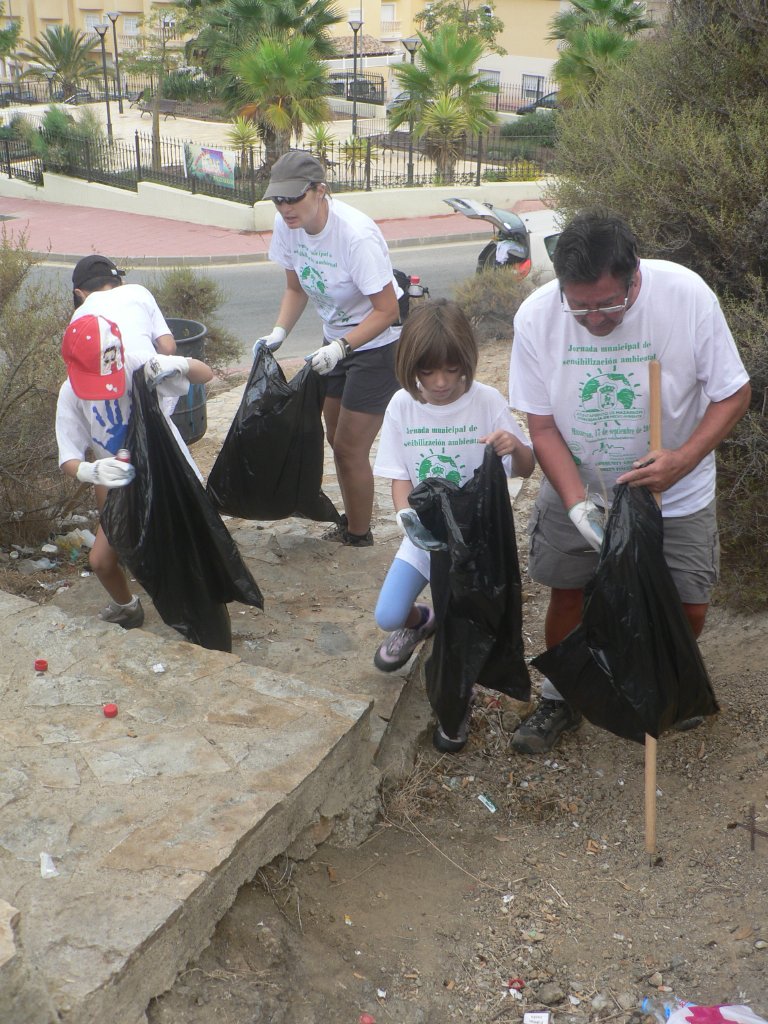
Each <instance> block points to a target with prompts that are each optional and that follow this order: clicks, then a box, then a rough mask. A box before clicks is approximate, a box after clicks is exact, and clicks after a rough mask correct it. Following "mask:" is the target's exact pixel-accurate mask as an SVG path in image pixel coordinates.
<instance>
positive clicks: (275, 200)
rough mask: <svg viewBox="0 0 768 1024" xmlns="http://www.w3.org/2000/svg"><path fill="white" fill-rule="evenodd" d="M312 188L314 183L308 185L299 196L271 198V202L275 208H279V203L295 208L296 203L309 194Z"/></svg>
mask: <svg viewBox="0 0 768 1024" xmlns="http://www.w3.org/2000/svg"><path fill="white" fill-rule="evenodd" d="M314 187H315V184H314V182H312V183H310V184H309V185H307V187H306V188H305V189H304V191H303V192H302V193H301V195H299V196H272V202H273V203H274V204H275V206H280V204H281V203H285V205H286V206H295V205H296V203H300V202H301V200H302V199H303V198H304V196H305V195H306V194H307V192H311V191H312V189H313V188H314Z"/></svg>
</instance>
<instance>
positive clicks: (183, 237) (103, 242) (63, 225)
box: [0, 181, 540, 266]
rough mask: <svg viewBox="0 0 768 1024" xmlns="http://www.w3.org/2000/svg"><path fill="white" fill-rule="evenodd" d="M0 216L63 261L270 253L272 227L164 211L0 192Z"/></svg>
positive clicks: (463, 237)
mask: <svg viewBox="0 0 768 1024" xmlns="http://www.w3.org/2000/svg"><path fill="white" fill-rule="evenodd" d="M0 188H2V182H1V181H0ZM534 202H535V201H534V200H531V201H530V203H534ZM539 205H540V204H539ZM0 221H2V222H3V228H4V229H5V231H7V232H9V233H10V234H11V235H13V236H15V237H18V236H19V235H21V234H25V235H26V238H27V246H28V248H29V249H30V250H31V251H32V252H35V253H40V254H42V255H43V256H44V257H45V258H46V259H47V260H50V261H58V260H61V261H62V262H72V260H77V259H78V258H79V257H80V256H85V255H87V254H88V253H91V252H108V253H109V254H110V256H111V257H112V258H113V259H127V260H130V261H131V263H132V264H134V265H138V264H148V265H153V266H163V265H168V264H174V263H187V264H208V265H222V264H228V263H252V262H258V261H261V260H266V259H267V253H268V252H269V243H270V239H271V237H272V233H271V232H258V231H252V232H247V231H235V230H231V229H227V228H221V227H204V226H202V225H200V224H185V223H183V222H182V221H177V220H167V219H164V218H162V217H148V216H144V215H142V214H135V213H119V212H117V211H114V210H96V209H91V208H89V207H85V206H67V205H64V204H63V203H50V202H46V201H42V200H35V199H18V198H9V197H7V196H2V195H0ZM379 226H380V227H381V230H382V232H383V234H384V237H385V238H386V240H387V242H388V244H389V246H390V248H397V247H398V246H405V245H415V244H419V245H425V244H429V243H434V244H440V243H446V242H462V241H471V240H473V239H476V238H478V239H482V238H490V232H491V227H490V225H489V224H485V223H482V224H479V225H478V226H477V227H476V228H474V229H473V224H472V222H471V221H469V220H467V218H466V217H463V216H462V215H461V214H458V213H448V214H446V215H445V216H442V217H413V218H402V219H398V220H382V221H380V222H379Z"/></svg>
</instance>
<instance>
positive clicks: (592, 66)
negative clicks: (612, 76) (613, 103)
mask: <svg viewBox="0 0 768 1024" xmlns="http://www.w3.org/2000/svg"><path fill="white" fill-rule="evenodd" d="M636 45H637V42H636V40H634V39H627V38H626V36H623V35H622V34H621V33H620V32H616V31H615V30H614V29H611V28H609V27H608V26H606V25H589V26H588V27H586V28H585V29H583V30H582V31H581V32H579V33H577V34H575V35H574V36H573V38H572V41H571V43H570V45H569V46H567V47H566V48H565V49H564V50H563V51H562V53H561V54H560V56H559V57H558V59H557V61H556V63H555V65H554V67H553V69H552V75H553V77H554V78H555V80H556V81H557V82H558V84H559V86H560V88H559V98H560V101H561V102H563V103H564V104H566V105H567V104H568V103H569V102H575V101H577V100H579V99H583V98H585V97H589V96H590V95H592V94H593V93H594V92H595V90H596V89H597V87H598V86H599V85H600V84H601V83H602V81H603V80H604V78H605V75H606V73H607V72H608V70H609V69H610V68H613V67H615V66H616V65H617V64H621V63H623V62H624V61H625V60H626V59H627V57H628V56H629V54H630V53H631V51H632V50H633V49H634V48H635V46H636Z"/></svg>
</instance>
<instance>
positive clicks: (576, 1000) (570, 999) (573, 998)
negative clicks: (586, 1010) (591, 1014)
mask: <svg viewBox="0 0 768 1024" xmlns="http://www.w3.org/2000/svg"><path fill="white" fill-rule="evenodd" d="M568 1002H569V1003H570V1004H571V1006H579V1005H580V1004H581V1000H580V999H579V997H578V996H568Z"/></svg>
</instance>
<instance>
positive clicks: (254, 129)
mask: <svg viewBox="0 0 768 1024" xmlns="http://www.w3.org/2000/svg"><path fill="white" fill-rule="evenodd" d="M261 135H262V132H261V129H260V128H259V126H258V125H257V124H255V123H254V122H253V121H252V120H251V119H250V118H248V117H240V116H239V115H238V116H237V117H235V118H233V119H232V123H231V124H230V126H229V128H227V131H226V133H225V138H226V140H227V142H230V143H231V144H232V145H233V146H237V148H238V150H239V151H240V175H241V177H243V176H244V175H245V173H246V169H247V166H248V152H249V150H251V149H252V148H253V146H255V145H256V143H257V142H259V141H260V139H261Z"/></svg>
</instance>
